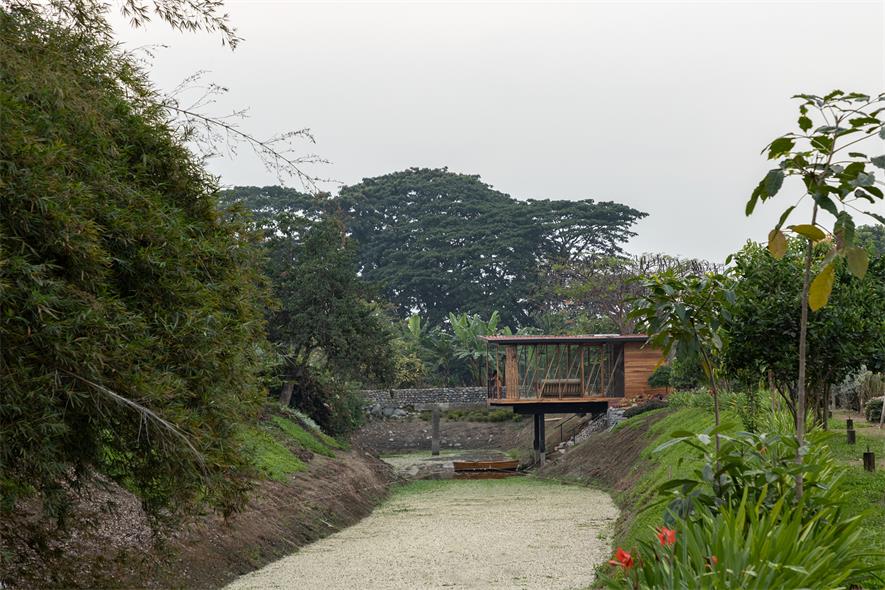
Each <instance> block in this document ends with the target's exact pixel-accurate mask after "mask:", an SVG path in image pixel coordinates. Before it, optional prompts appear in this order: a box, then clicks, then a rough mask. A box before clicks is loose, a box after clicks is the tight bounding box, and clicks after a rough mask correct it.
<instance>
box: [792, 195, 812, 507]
mask: <svg viewBox="0 0 885 590" xmlns="http://www.w3.org/2000/svg"><path fill="white" fill-rule="evenodd" d="M815 212H817V208H816V207H815ZM813 253H814V252H813V245H812V243H811V240H808V244H807V245H806V246H805V272H804V274H803V276H802V315H801V316H800V319H799V376H798V379H797V383H796V439H797V441H798V442H799V450H798V451H797V452H796V462H797V463H800V464H801V463H802V447H803V445H804V444H805V345H806V342H805V341H806V335H807V332H808V288H809V285H810V284H811V258H812V255H813ZM803 483H804V482H803V477H802V473H801V472H800V473H798V474H797V475H796V499H801V498H802V491H803Z"/></svg>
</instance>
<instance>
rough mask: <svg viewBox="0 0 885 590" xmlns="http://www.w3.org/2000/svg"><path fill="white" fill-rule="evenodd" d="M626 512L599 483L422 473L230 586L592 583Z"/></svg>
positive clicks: (241, 589)
mask: <svg viewBox="0 0 885 590" xmlns="http://www.w3.org/2000/svg"><path fill="white" fill-rule="evenodd" d="M617 515H618V511H617V508H616V507H615V505H614V504H613V502H612V500H611V498H610V497H609V496H608V495H607V494H605V493H603V492H600V491H598V490H594V489H591V488H585V487H579V486H566V485H556V484H551V483H546V482H543V481H538V480H530V479H526V478H510V479H504V480H475V481H419V482H415V483H413V484H410V485H409V486H407V487H406V488H404V489H403V490H401V491H399V492H397V493H395V494H394V496H393V497H392V498H391V499H390V500H388V501H387V502H386V503H384V504H383V505H382V506H381V507H379V508H378V509H377V510H375V512H373V513H372V514H371V515H370V516H369V517H367V518H365V519H364V520H362V521H360V522H359V523H357V524H356V525H354V526H352V527H349V528H347V529H345V530H343V531H340V532H338V533H336V534H334V535H332V536H330V537H327V538H325V539H323V540H320V541H318V542H316V543H313V544H311V545H308V546H307V547H304V548H303V549H301V550H300V551H298V552H297V553H294V554H293V555H290V556H289V557H286V558H283V559H281V560H279V561H277V562H274V563H272V564H270V565H268V566H267V567H265V568H263V569H261V570H258V571H256V572H253V573H251V574H248V575H246V576H243V577H241V578H239V579H238V580H236V581H235V582H234V583H232V584H230V585H229V586H228V587H227V588H228V589H229V590H247V589H262V590H264V589H274V588H280V589H283V588H286V589H289V588H299V589H304V588H324V589H325V588H329V589H332V588H335V589H341V590H347V589H360V590H371V589H382V588H383V589H392V590H398V589H413V588H422V589H423V588H476V589H479V588H532V589H534V588H538V589H544V590H555V589H570V588H586V587H587V586H589V585H590V584H591V583H592V582H593V578H594V575H593V569H594V566H595V565H596V564H597V563H600V562H602V561H604V560H605V559H607V558H608V556H609V552H610V548H609V547H610V546H609V530H610V528H611V523H612V522H613V521H614V519H615V518H617Z"/></svg>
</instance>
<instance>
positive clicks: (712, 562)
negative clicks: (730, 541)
mask: <svg viewBox="0 0 885 590" xmlns="http://www.w3.org/2000/svg"><path fill="white" fill-rule="evenodd" d="M706 562H707V567H708V568H709V569H713V568H714V567H715V566H716V564H717V563H719V560H718V559H717V558H716V556H715V555H711V556H710V557H707V558H706Z"/></svg>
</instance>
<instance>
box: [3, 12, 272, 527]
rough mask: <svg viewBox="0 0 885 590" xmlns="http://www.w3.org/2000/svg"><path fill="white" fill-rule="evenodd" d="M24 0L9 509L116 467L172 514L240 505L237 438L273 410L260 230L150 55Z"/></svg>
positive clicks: (16, 57) (6, 166)
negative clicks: (226, 193) (196, 148)
mask: <svg viewBox="0 0 885 590" xmlns="http://www.w3.org/2000/svg"><path fill="white" fill-rule="evenodd" d="M24 4H25V5H27V4H29V3H27V2H26V3H24ZM87 4H88V5H89V6H92V3H87ZM9 5H10V3H9V2H4V3H3V6H4V7H3V8H0V64H2V67H0V113H2V116H0V118H2V122H0V127H2V132H0V154H2V155H0V178H2V181H0V210H2V214H0V308H2V310H3V320H2V322H0V342H2V346H0V355H2V358H0V391H2V394H0V398H2V401H0V466H2V467H0V509H5V510H8V509H11V508H12V507H13V506H14V505H15V504H16V503H17V502H18V501H19V500H21V499H23V498H26V497H28V496H37V498H36V500H37V502H36V504H35V505H37V506H40V507H41V509H42V510H43V512H44V514H46V515H49V516H56V517H61V516H63V512H64V510H65V508H66V507H67V506H69V505H70V502H69V500H70V492H71V491H72V490H74V489H77V486H78V485H79V484H80V483H82V482H81V481H80V480H81V476H83V475H84V474H92V473H95V472H98V473H101V474H103V475H106V476H108V477H111V478H113V479H115V480H116V481H118V482H120V483H122V484H124V485H126V486H127V488H128V489H130V490H131V491H133V492H134V493H135V494H137V495H138V497H139V498H140V500H141V501H142V505H143V506H144V508H145V509H146V510H147V511H148V513H149V514H150V515H152V516H162V517H167V516H169V515H172V514H174V513H181V514H187V513H191V512H193V510H196V509H198V508H199V506H200V505H205V504H207V503H208V504H209V505H210V506H212V507H214V508H217V509H219V510H221V511H223V512H230V511H232V510H235V509H236V508H238V507H240V506H242V504H243V502H244V501H245V491H246V489H247V488H248V479H247V473H248V471H249V461H248V457H246V456H244V455H243V454H242V453H241V452H240V445H239V444H237V443H236V432H237V430H238V429H239V428H240V427H241V426H243V425H246V424H250V423H254V422H255V420H256V418H257V413H258V410H259V409H260V407H261V404H262V401H263V398H264V394H265V392H264V388H263V384H262V376H261V372H262V369H263V368H264V364H265V362H266V361H267V359H268V358H270V357H271V355H270V354H268V347H267V343H266V341H265V340H264V328H263V325H264V310H265V308H264V303H265V302H266V300H267V291H266V288H265V281H264V279H263V277H262V276H261V268H262V261H261V256H260V253H259V251H258V249H257V248H256V247H254V244H253V240H254V239H255V236H254V235H253V234H252V233H251V232H250V231H249V230H248V229H247V228H246V227H245V226H244V224H243V223H241V221H237V220H236V219H222V218H221V217H220V216H219V215H218V212H217V211H216V190H217V184H216V180H215V179H214V178H213V177H212V176H211V175H210V174H209V173H207V172H206V171H205V169H204V168H203V167H202V163H201V161H200V159H199V158H196V157H194V156H193V155H192V154H191V152H190V151H189V149H188V147H187V146H186V144H185V141H184V140H185V138H184V137H183V136H182V135H180V134H178V132H177V131H176V127H178V126H177V125H175V124H173V123H171V122H170V117H169V113H168V111H167V110H166V109H165V108H163V106H162V105H161V100H160V98H159V97H158V96H157V95H156V94H155V92H154V91H153V89H152V85H151V83H150V81H149V80H147V78H146V77H145V75H144V73H143V71H142V64H141V63H140V60H138V59H136V58H135V57H132V56H131V54H127V53H124V51H123V49H122V48H120V47H119V46H117V45H116V44H115V43H114V42H111V41H107V40H102V36H100V35H93V34H88V33H83V32H82V31H78V30H77V29H72V28H68V27H65V26H63V25H58V24H52V23H50V22H47V21H44V20H42V19H41V18H40V17H39V16H37V15H38V14H39V13H40V12H41V11H34V10H27V9H21V10H9V8H8V7H9ZM173 12H174V11H173ZM87 13H88V14H89V15H90V16H91V15H92V9H91V8H89V9H87ZM96 18H97V19H98V20H99V21H101V20H102V17H101V16H98V15H96ZM184 127H186V126H184ZM182 129H183V127H182ZM182 133H184V131H182ZM109 432H110V433H113V434H112V435H110V436H109V435H108V433H109ZM0 518H3V515H2V514H0Z"/></svg>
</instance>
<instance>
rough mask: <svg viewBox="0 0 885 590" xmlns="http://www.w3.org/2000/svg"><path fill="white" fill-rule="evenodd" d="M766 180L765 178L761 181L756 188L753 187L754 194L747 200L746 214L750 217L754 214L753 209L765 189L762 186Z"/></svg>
mask: <svg viewBox="0 0 885 590" xmlns="http://www.w3.org/2000/svg"><path fill="white" fill-rule="evenodd" d="M764 182H765V181H764V180H761V181H759V184H758V185H757V186H756V188H755V189H753V194H752V195H750V200H749V201H747V206H746V207H745V208H744V215H746V216H748V217H749V216H750V215H752V214H753V209H755V208H756V203H757V202H758V201H759V196H760V195H761V194H762V191H764V190H765V189H764V188H763V186H762V184H763V183H764Z"/></svg>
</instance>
